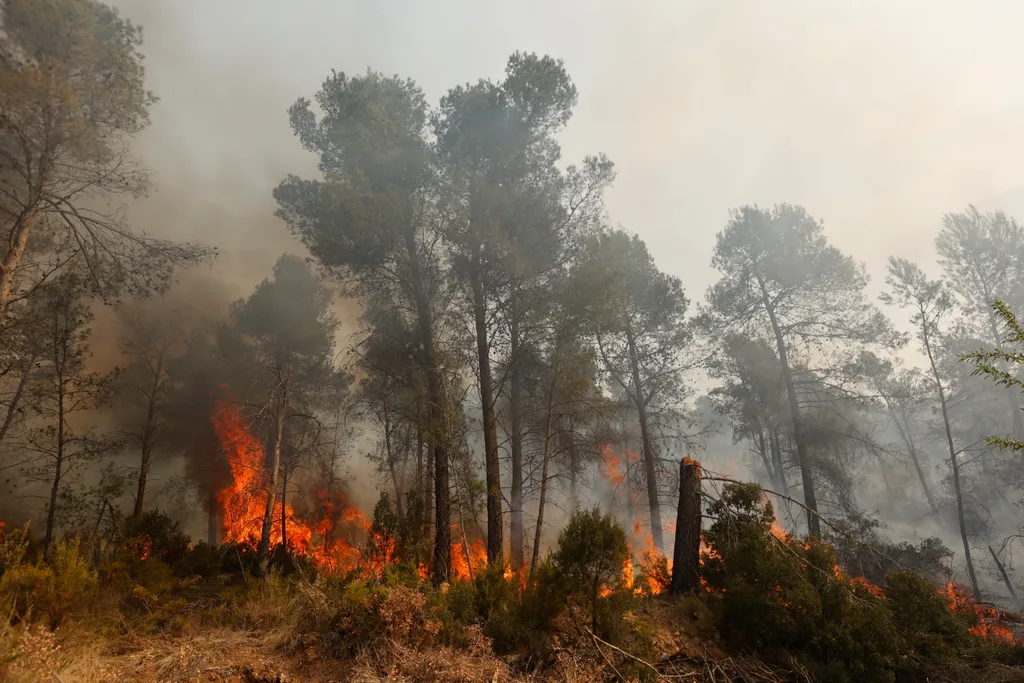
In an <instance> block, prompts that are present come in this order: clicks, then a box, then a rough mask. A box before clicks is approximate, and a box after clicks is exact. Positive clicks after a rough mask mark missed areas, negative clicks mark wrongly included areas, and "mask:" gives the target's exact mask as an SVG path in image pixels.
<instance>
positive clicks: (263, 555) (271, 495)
mask: <svg viewBox="0 0 1024 683" xmlns="http://www.w3.org/2000/svg"><path fill="white" fill-rule="evenodd" d="M278 391H282V392H283V391H286V389H285V388H284V387H279V388H278ZM286 405H287V399H286V398H285V397H284V396H281V397H280V398H279V399H278V401H277V415H276V418H277V419H276V430H275V432H274V449H273V456H272V460H271V463H270V482H269V485H268V486H267V507H266V508H265V509H264V511H263V528H262V529H261V530H260V544H259V548H257V553H256V554H257V557H258V558H259V563H260V572H261V573H266V571H267V566H268V565H269V563H270V532H271V529H272V528H273V525H274V503H276V502H277V489H278V487H279V486H280V481H279V477H280V473H281V440H282V438H283V437H284V418H285V415H284V411H285V406H286Z"/></svg>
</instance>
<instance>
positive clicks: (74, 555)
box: [0, 539, 98, 629]
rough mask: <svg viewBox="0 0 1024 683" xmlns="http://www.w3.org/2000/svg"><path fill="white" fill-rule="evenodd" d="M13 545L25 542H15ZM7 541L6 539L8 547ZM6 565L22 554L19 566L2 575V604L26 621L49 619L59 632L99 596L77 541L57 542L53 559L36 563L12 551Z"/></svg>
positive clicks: (10, 565)
mask: <svg viewBox="0 0 1024 683" xmlns="http://www.w3.org/2000/svg"><path fill="white" fill-rule="evenodd" d="M12 542H13V543H23V541H18V540H14V541H12ZM6 543H7V541H6V540H5V545H6ZM9 552H10V555H9V557H7V558H5V563H7V562H10V560H11V559H12V558H14V557H17V556H18V555H19V554H20V555H21V557H20V558H19V559H18V563H17V564H13V563H12V564H9V565H7V564H5V567H4V572H3V575H2V576H0V604H3V605H4V607H5V608H6V609H7V610H8V613H13V614H15V615H17V616H18V617H20V618H22V619H27V618H29V616H30V615H31V617H32V618H35V619H42V620H45V621H46V622H47V623H48V624H49V626H50V628H51V629H55V628H57V627H58V626H60V625H61V624H63V623H64V622H65V621H67V619H68V618H70V617H71V616H72V615H74V614H80V613H84V612H85V611H87V610H88V609H90V608H91V607H92V605H93V604H94V602H95V598H96V597H97V587H98V582H97V576H96V573H95V572H94V571H93V570H92V567H91V565H90V563H89V561H88V560H87V559H86V557H85V555H84V554H83V553H82V552H81V549H80V547H79V543H78V540H77V539H71V540H62V541H56V542H54V544H53V545H52V546H51V547H50V553H49V556H48V557H47V558H46V559H45V560H44V559H43V558H42V557H40V559H39V560H38V561H37V562H35V563H28V562H26V561H24V555H23V553H20V552H19V551H18V550H17V549H11V550H10V551H9Z"/></svg>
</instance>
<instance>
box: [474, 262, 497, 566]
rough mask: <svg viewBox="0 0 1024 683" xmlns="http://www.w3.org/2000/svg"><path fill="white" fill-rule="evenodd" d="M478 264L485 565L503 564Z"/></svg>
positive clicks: (484, 315)
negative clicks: (484, 498)
mask: <svg viewBox="0 0 1024 683" xmlns="http://www.w3.org/2000/svg"><path fill="white" fill-rule="evenodd" d="M480 267H481V265H480V264H479V263H478V264H477V267H476V268H475V269H474V270H473V271H472V272H471V273H470V284H471V286H472V289H473V319H474V321H475V323H476V351H477V361H478V364H479V370H480V407H481V410H482V412H483V427H484V466H485V468H484V469H485V473H486V485H487V562H488V563H490V564H502V561H503V560H502V555H503V554H504V547H505V541H504V539H503V538H502V509H501V508H502V500H501V462H500V461H499V460H498V421H497V418H496V417H495V415H494V382H493V378H492V377H491V347H490V342H489V340H488V335H487V302H486V301H485V300H484V288H483V283H481V281H480V272H479V268H480Z"/></svg>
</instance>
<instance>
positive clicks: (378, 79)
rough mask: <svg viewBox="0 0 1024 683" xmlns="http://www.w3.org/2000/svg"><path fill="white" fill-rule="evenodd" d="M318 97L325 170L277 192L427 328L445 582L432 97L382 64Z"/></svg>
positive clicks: (437, 559) (357, 272)
mask: <svg viewBox="0 0 1024 683" xmlns="http://www.w3.org/2000/svg"><path fill="white" fill-rule="evenodd" d="M316 99H317V104H318V105H319V106H320V108H321V109H322V110H323V112H324V116H323V117H322V118H321V119H320V120H317V117H316V114H315V113H314V112H313V110H312V108H311V103H310V102H309V100H307V99H300V100H299V101H298V102H296V103H295V105H294V106H293V107H292V108H291V111H290V114H291V123H292V129H293V130H294V131H295V133H296V135H298V137H299V139H300V140H301V142H302V144H303V146H304V147H305V148H306V149H308V150H309V151H311V152H313V153H315V154H317V156H318V157H319V159H320V168H321V171H322V173H323V179H322V180H302V179H300V178H298V177H295V176H289V177H288V178H286V179H285V180H284V182H282V183H281V185H279V186H278V188H277V189H276V190H275V191H274V196H275V198H276V199H277V201H278V207H279V208H278V215H279V216H280V217H281V218H282V219H284V220H285V222H287V224H288V225H289V227H290V228H291V230H292V231H293V232H294V233H295V234H296V235H297V236H298V237H299V238H300V239H301V240H302V241H303V243H304V244H305V245H306V246H307V247H308V248H309V250H310V252H311V253H312V254H313V256H314V258H315V259H316V260H317V261H318V262H319V263H320V264H321V265H322V266H323V267H324V268H326V269H327V270H329V271H330V272H332V273H333V274H334V275H336V276H337V277H339V278H340V279H342V280H343V281H345V282H347V283H348V284H350V285H351V288H350V289H351V291H352V292H353V293H356V294H363V295H369V294H373V295H376V296H380V297H388V298H389V299H390V301H392V302H394V305H395V306H396V307H401V308H402V309H403V310H405V311H406V312H407V314H408V315H409V316H410V319H411V320H412V322H413V325H414V327H415V329H416V330H417V332H418V335H419V349H418V358H417V360H418V361H419V364H420V366H421V367H422V368H423V371H424V374H425V376H426V386H427V392H426V393H427V396H426V403H427V406H428V410H429V411H430V417H429V420H428V423H427V424H428V428H427V439H428V443H429V444H430V448H431V452H432V453H433V456H434V486H435V491H434V494H435V496H434V498H435V506H436V519H437V524H436V525H435V528H436V537H435V542H434V562H433V565H432V571H433V574H434V579H435V581H438V582H441V581H445V580H447V579H448V573H449V569H450V566H451V527H450V525H449V520H450V518H451V513H450V502H449V485H448V461H449V452H448V446H447V443H446V434H445V412H446V410H447V409H448V400H447V397H446V396H445V382H444V372H443V368H442V366H441V359H440V355H439V349H438V344H437V339H438V336H439V333H438V327H437V323H436V320H437V318H438V315H439V314H438V311H437V310H436V309H437V306H438V293H439V291H440V288H441V287H442V286H443V284H444V283H443V282H442V281H441V279H440V277H439V276H440V273H439V272H438V265H439V264H438V262H437V261H436V260H435V256H436V252H437V249H438V238H439V235H438V234H437V233H436V231H435V230H434V228H435V227H436V223H435V222H434V221H432V220H431V212H432V210H433V206H432V203H431V201H430V199H431V198H430V195H429V190H430V187H431V182H432V179H433V178H432V168H431V151H430V148H429V145H428V144H427V140H426V137H425V136H426V124H427V105H426V102H425V100H424V98H423V93H422V92H421V91H420V89H419V88H418V87H417V86H416V84H415V83H413V82H412V81H407V80H401V79H399V78H387V77H384V76H382V75H380V74H377V73H372V72H370V73H367V74H365V75H364V76H358V77H353V78H350V77H348V76H346V75H345V74H340V73H334V74H332V75H331V76H330V77H329V78H328V79H327V80H326V81H324V83H323V86H322V88H321V90H320V92H319V93H318V94H317V98H316Z"/></svg>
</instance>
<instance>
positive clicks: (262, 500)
mask: <svg viewBox="0 0 1024 683" xmlns="http://www.w3.org/2000/svg"><path fill="white" fill-rule="evenodd" d="M211 420H212V422H213V427H214V431H215V432H216V434H217V439H218V441H219V442H220V446H221V449H222V450H223V451H224V454H225V455H226V457H227V460H228V465H229V467H230V468H231V483H230V484H229V485H228V486H227V487H225V488H224V489H223V490H222V491H220V493H218V494H217V501H218V503H220V507H221V511H222V514H221V522H222V524H223V527H224V540H225V541H226V542H229V543H239V544H242V545H247V546H250V547H256V546H257V545H258V544H259V540H260V535H261V533H262V527H263V517H264V515H265V513H266V508H267V495H268V493H267V486H268V482H267V476H266V466H265V460H266V454H265V453H264V450H263V446H262V444H260V442H259V440H257V439H256V437H254V436H253V435H252V434H251V433H250V432H249V428H248V426H247V425H246V424H245V421H244V419H243V418H242V415H241V414H240V413H239V412H238V410H237V409H236V408H235V406H233V405H231V404H220V405H219V406H218V408H217V410H216V412H215V413H214V415H213V416H212V418H211ZM318 496H319V498H320V507H321V510H322V511H323V518H322V519H321V521H320V522H318V523H316V524H309V523H307V522H305V521H303V520H301V519H299V518H298V517H297V516H296V514H295V510H294V509H293V508H292V506H291V505H290V504H285V505H284V509H283V511H282V505H281V502H280V500H276V499H275V502H274V508H273V515H272V517H271V519H272V520H273V524H272V526H271V529H270V544H271V547H273V546H276V545H279V544H280V543H281V540H282V537H283V538H284V539H285V543H286V544H287V546H288V550H289V551H290V552H292V553H294V554H295V555H299V556H302V557H308V558H310V559H311V560H313V562H314V564H315V565H316V566H317V567H318V568H321V569H327V570H335V569H339V568H343V567H351V566H353V565H354V564H355V563H357V562H358V561H359V560H360V553H359V552H358V550H357V549H356V548H355V546H354V545H353V543H352V542H350V541H351V540H353V539H348V538H337V539H335V538H333V537H334V536H336V535H337V528H336V527H337V525H338V524H339V523H341V524H344V525H346V526H348V527H349V528H350V529H351V530H353V531H358V532H361V533H363V534H365V533H366V532H367V531H368V530H369V528H370V522H369V520H367V519H366V517H365V516H364V515H363V514H362V512H360V511H359V510H357V509H356V508H352V507H344V508H343V505H344V500H343V498H342V496H341V494H340V493H337V492H335V493H334V494H332V495H327V494H326V493H325V492H319V494H318ZM282 513H283V514H282ZM393 550H394V548H392V552H393ZM371 569H372V567H371Z"/></svg>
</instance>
